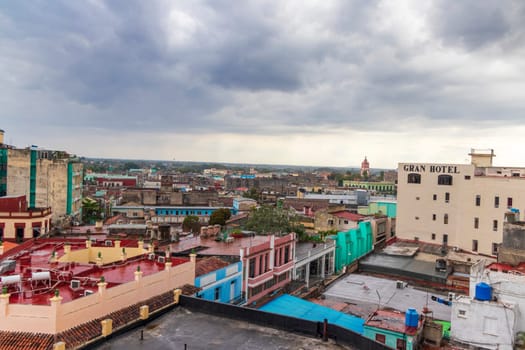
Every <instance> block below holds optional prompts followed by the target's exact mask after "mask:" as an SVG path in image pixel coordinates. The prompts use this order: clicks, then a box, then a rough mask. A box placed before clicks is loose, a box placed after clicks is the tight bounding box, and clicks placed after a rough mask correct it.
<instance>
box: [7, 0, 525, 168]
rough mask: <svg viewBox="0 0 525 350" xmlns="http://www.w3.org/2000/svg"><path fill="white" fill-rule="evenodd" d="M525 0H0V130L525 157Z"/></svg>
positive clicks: (231, 155)
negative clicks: (486, 152)
mask: <svg viewBox="0 0 525 350" xmlns="http://www.w3.org/2000/svg"><path fill="white" fill-rule="evenodd" d="M524 44H525V2H523V1H520V0H516V1H505V0H494V1H491V0H484V1H479V0H461V1H457V0H439V1H423V0H414V1H408V0H407V1H394V0H392V1H373V0H341V1H337V0H334V1H330V0H319V1H313V0H310V1H303V0H297V1H295V0H294V1H282V0H279V1H277V0H276V1H231V0H228V1H224V0H210V1H198V0H191V1H180V0H178V1H162V0H158V1H141V0H140V1H139V0H137V1H132V0H122V1H116V0H111V1H99V0H90V1H68V0H63V1H58V0H52V1H49V0H41V1H39V0H33V1H3V2H2V3H1V4H0V128H1V129H4V130H5V132H6V134H5V142H6V143H10V144H14V145H16V146H19V147H25V146H27V145H31V144H35V145H38V146H40V147H47V148H56V149H64V150H67V151H70V152H72V153H76V154H78V155H83V156H91V157H124V158H144V159H167V160H172V159H176V160H195V161H213V162H220V161H224V162H250V163H274V164H305V165H332V166H351V165H358V164H360V162H361V160H362V158H363V157H364V156H365V155H366V156H368V159H369V160H370V162H371V166H372V167H384V168H394V167H396V165H397V163H398V162H408V161H428V162H434V161H435V162H460V163H462V162H465V161H466V159H467V158H468V156H467V154H468V152H469V151H470V148H471V147H475V148H494V149H495V152H496V154H497V158H496V160H495V162H496V164H498V165H521V166H525V158H524V157H523V156H522V153H521V152H522V151H523V150H525V136H523V135H525V45H524Z"/></svg>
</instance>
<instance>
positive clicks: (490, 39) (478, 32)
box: [432, 0, 525, 49]
mask: <svg viewBox="0 0 525 350" xmlns="http://www.w3.org/2000/svg"><path fill="white" fill-rule="evenodd" d="M519 3H520V2H519V1H509V0H506V1H505V0H504V1H477V0H465V1H454V0H445V1H436V2H435V4H436V7H435V12H434V13H433V15H434V16H433V18H432V19H433V21H432V24H433V27H434V29H435V31H436V32H437V34H438V35H439V37H440V38H442V39H443V41H444V42H445V43H446V44H451V45H463V46H466V47H467V48H468V49H476V48H480V47H483V46H486V45H492V44H497V43H498V42H500V41H502V40H503V39H505V37H507V36H510V35H512V34H513V33H515V31H516V30H523V26H522V25H523V22H521V24H520V23H513V21H514V16H516V15H518V16H521V20H523V17H522V16H523V14H524V13H523V9H524V8H525V7H523V5H521V4H519ZM519 21H520V19H519V18H518V22H519ZM515 24H518V26H516V25H515ZM520 27H521V29H520Z"/></svg>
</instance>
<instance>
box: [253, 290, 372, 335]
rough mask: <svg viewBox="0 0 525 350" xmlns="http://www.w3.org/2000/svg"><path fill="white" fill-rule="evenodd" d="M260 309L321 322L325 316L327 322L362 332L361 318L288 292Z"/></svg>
mask: <svg viewBox="0 0 525 350" xmlns="http://www.w3.org/2000/svg"><path fill="white" fill-rule="evenodd" d="M260 310H261V311H266V312H272V313H274V314H279V315H285V316H291V317H296V318H301V319H303V320H309V321H314V322H323V320H324V319H325V318H326V319H327V320H328V323H331V324H335V325H338V326H340V327H344V328H347V329H350V330H352V331H354V332H356V333H359V334H363V324H364V323H365V321H364V320H363V319H361V318H359V317H357V316H352V315H348V314H345V313H344V312H340V311H336V310H333V309H330V308H329V307H326V306H322V305H318V304H316V303H312V302H310V301H307V300H304V299H300V298H297V297H294V296H291V295H288V294H285V295H282V296H280V297H279V298H277V299H275V300H272V301H271V302H269V303H268V304H266V305H264V306H263V307H261V308H260Z"/></svg>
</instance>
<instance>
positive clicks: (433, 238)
mask: <svg viewBox="0 0 525 350" xmlns="http://www.w3.org/2000/svg"><path fill="white" fill-rule="evenodd" d="M432 240H433V241H435V240H436V234H435V233H433V234H432Z"/></svg>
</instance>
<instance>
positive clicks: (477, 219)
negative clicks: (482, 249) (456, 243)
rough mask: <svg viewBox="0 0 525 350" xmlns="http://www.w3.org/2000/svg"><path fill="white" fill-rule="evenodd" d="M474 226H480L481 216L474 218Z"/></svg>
mask: <svg viewBox="0 0 525 350" xmlns="http://www.w3.org/2000/svg"><path fill="white" fill-rule="evenodd" d="M474 228H479V218H474Z"/></svg>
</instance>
